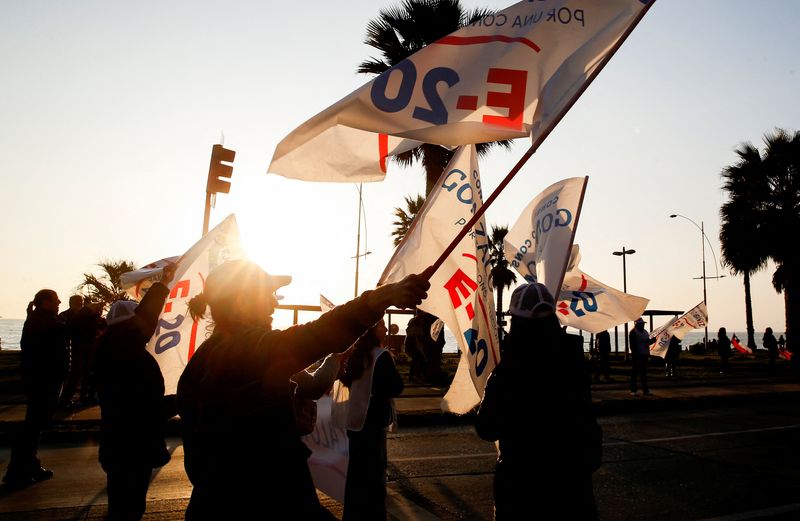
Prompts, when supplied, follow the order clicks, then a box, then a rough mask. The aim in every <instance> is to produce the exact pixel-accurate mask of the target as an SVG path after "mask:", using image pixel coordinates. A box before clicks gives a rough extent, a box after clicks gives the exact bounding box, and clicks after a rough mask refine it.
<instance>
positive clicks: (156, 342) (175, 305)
mask: <svg viewBox="0 0 800 521" xmlns="http://www.w3.org/2000/svg"><path fill="white" fill-rule="evenodd" d="M244 257H245V255H244V252H243V251H242V247H241V243H240V240H239V229H238V228H237V226H236V217H235V216H234V215H233V214H231V215H229V216H228V217H226V218H225V220H224V221H222V222H221V223H220V224H219V225H217V226H216V227H215V228H214V229H213V230H211V231H210V232H208V234H207V235H206V236H205V237H203V238H202V239H200V240H199V241H198V242H196V243H195V244H194V246H192V247H191V248H190V249H189V251H187V252H186V253H185V254H184V255H183V256H181V257H179V258H176V257H169V258H167V259H162V260H160V261H156V262H154V263H152V264H148V265H147V266H145V267H144V268H142V269H140V270H136V271H132V272H130V273H126V274H124V275H123V276H122V277H121V280H122V285H123V286H122V287H123V289H125V290H126V291H127V292H128V294H130V295H131V297H133V298H134V299H136V300H140V299H141V298H142V296H143V295H144V292H145V291H147V288H149V287H150V286H151V285H152V284H153V282H156V281H159V280H161V275H162V272H163V266H164V264H165V263H166V261H168V260H174V261H177V263H178V267H177V270H176V271H175V278H174V279H173V281H172V283H171V284H170V285H169V288H170V293H169V296H168V297H167V301H166V303H165V305H164V311H163V312H162V313H161V317H160V318H159V320H158V327H157V328H156V332H155V334H154V335H153V338H151V339H150V342H149V343H148V344H147V350H148V351H149V352H150V354H152V355H153V357H154V358H155V359H156V361H157V362H158V365H159V367H160V368H161V373H162V374H163V375H164V386H165V391H166V394H174V393H175V391H176V390H177V388H178V379H179V378H180V376H181V373H183V369H184V367H186V364H187V363H188V361H189V358H191V357H192V355H193V354H194V351H195V349H196V348H197V347H199V345H200V344H201V343H202V342H203V340H205V338H206V336H207V335H208V333H209V326H210V321H209V320H208V319H204V320H201V321H199V322H195V321H193V320H192V319H191V317H190V316H189V311H188V304H189V300H190V299H191V298H192V297H194V296H195V295H197V294H198V293H200V292H201V291H203V287H204V286H205V279H206V277H208V273H209V272H210V271H211V270H212V269H214V268H215V267H217V266H218V265H219V264H222V263H223V262H225V261H227V260H233V259H242V258H244Z"/></svg>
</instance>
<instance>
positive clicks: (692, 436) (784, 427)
mask: <svg viewBox="0 0 800 521" xmlns="http://www.w3.org/2000/svg"><path fill="white" fill-rule="evenodd" d="M797 428H800V424H795V425H782V426H779V427H765V428H763V429H746V430H742V431H727V432H707V433H705V434H688V435H686V436H671V437H669V438H649V439H645V440H627V441H625V440H623V441H616V442H609V443H603V447H616V446H619V445H631V444H636V443H659V442H663V441H680V440H693V439H696V438H707V437H711V436H730V435H732V434H751V433H754V432H770V431H780V430H787V429H797Z"/></svg>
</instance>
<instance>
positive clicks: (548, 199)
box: [503, 177, 589, 296]
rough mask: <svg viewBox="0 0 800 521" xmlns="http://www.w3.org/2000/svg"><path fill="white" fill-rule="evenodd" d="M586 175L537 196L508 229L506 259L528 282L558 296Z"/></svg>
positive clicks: (550, 187)
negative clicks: (539, 285) (537, 284)
mask: <svg viewBox="0 0 800 521" xmlns="http://www.w3.org/2000/svg"><path fill="white" fill-rule="evenodd" d="M588 181H589V178H588V177H572V178H569V179H564V180H563V181H559V182H557V183H555V184H552V185H550V186H549V187H548V188H547V189H545V190H544V191H543V192H542V193H540V194H539V195H537V196H536V197H535V198H534V199H533V200H532V201H531V202H530V203H529V204H528V206H526V207H525V209H524V210H523V211H522V213H521V214H520V216H519V218H518V219H517V222H516V223H515V224H514V226H512V227H511V229H510V230H508V234H507V235H506V238H505V242H504V246H503V248H504V251H505V256H506V259H507V260H508V262H509V264H510V265H511V267H513V268H514V269H516V270H517V271H518V272H519V274H520V275H522V277H523V278H524V279H525V280H526V281H528V282H534V281H535V282H540V283H542V284H544V285H545V286H547V289H548V290H549V291H550V294H551V295H554V296H555V295H558V294H559V290H560V288H561V281H562V278H563V276H564V273H565V271H566V269H567V262H568V261H569V258H570V252H571V251H572V240H573V238H574V236H575V228H576V227H577V224H578V218H579V217H580V212H581V205H582V203H583V194H584V191H585V190H586V183H587V182H588Z"/></svg>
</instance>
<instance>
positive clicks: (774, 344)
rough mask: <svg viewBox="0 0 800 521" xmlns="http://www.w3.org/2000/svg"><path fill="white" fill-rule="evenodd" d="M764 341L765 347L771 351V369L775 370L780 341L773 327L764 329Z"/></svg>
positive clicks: (771, 370)
mask: <svg viewBox="0 0 800 521" xmlns="http://www.w3.org/2000/svg"><path fill="white" fill-rule="evenodd" d="M762 342H763V343H764V348H765V349H766V350H767V351H768V352H769V371H770V372H773V371H774V370H775V360H776V359H777V358H778V341H777V340H775V335H773V334H772V328H771V327H768V328H767V329H766V330H765V331H764V337H763V339H762Z"/></svg>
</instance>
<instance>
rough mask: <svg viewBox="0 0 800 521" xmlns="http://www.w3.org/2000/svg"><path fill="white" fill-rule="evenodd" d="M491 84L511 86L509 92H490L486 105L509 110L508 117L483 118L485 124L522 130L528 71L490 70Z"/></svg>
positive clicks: (488, 79) (488, 116)
mask: <svg viewBox="0 0 800 521" xmlns="http://www.w3.org/2000/svg"><path fill="white" fill-rule="evenodd" d="M487 81H488V82H489V83H501V84H505V85H510V86H511V90H510V91H509V92H494V91H489V92H488V93H487V94H486V105H487V106H489V107H493V108H501V109H508V116H493V115H490V114H487V115H485V116H483V122H484V123H492V124H495V125H500V126H503V127H509V128H513V129H516V130H521V129H522V116H523V112H524V110H525V89H526V88H527V83H528V71H520V70H514V69H494V68H493V69H489V75H488V77H487Z"/></svg>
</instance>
